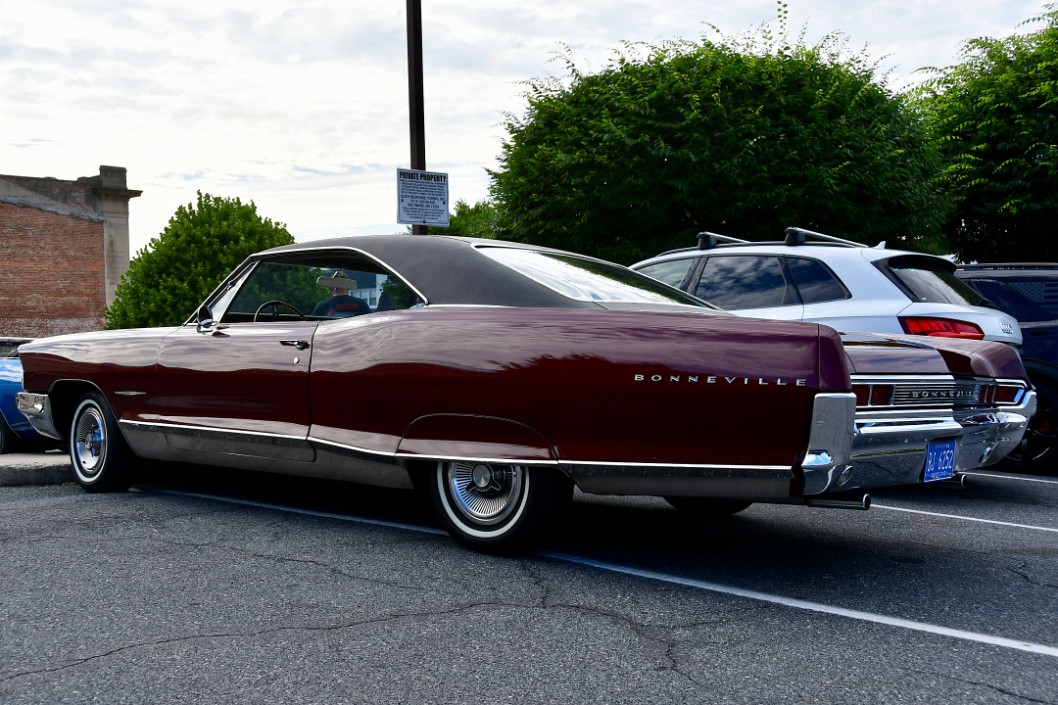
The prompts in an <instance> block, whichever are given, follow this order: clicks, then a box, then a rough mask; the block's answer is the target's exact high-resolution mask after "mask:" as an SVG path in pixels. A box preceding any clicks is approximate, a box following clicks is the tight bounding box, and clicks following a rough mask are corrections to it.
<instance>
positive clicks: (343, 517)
mask: <svg viewBox="0 0 1058 705" xmlns="http://www.w3.org/2000/svg"><path fill="white" fill-rule="evenodd" d="M149 494H166V495H173V496H176V497H194V498H196V499H208V500H212V501H214V502H224V503H226V504H238V505H240V506H243V507H255V508H258V509H274V510H275V511H277V512H287V513H288V514H303V515H305V516H310V517H321V518H323V519H338V520H339V521H352V522H356V523H357V524H371V525H373V526H385V527H388V528H390V529H404V530H405V531H418V532H420V533H423V534H433V535H434V536H446V535H447V534H446V533H445V532H444V531H443V530H441V529H435V528H433V527H431V526H419V525H417V524H404V523H401V522H399V521H383V520H381V519H366V518H364V517H352V516H349V515H347V514H332V513H330V512H317V511H313V510H311V509H298V508H297V507H287V506H284V505H282V504H267V503H265V502H252V501H250V500H248V499H235V498H234V497H222V496H221V495H213V494H201V493H199V492H181V491H179V490H152V491H150V492H149Z"/></svg>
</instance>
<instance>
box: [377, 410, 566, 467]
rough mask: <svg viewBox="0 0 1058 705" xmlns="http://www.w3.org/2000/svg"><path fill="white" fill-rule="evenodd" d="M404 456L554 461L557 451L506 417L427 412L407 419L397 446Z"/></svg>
mask: <svg viewBox="0 0 1058 705" xmlns="http://www.w3.org/2000/svg"><path fill="white" fill-rule="evenodd" d="M397 455H398V456H401V457H404V458H408V459H445V460H480V461H500V460H502V461H512V460H518V461H524V462H532V463H554V462H557V461H558V453H557V452H556V451H555V449H554V447H553V446H552V445H551V443H550V442H549V441H548V440H547V438H545V437H544V436H543V435H542V434H541V433H539V432H538V431H536V430H535V429H533V428H530V427H529V426H526V425H525V424H522V423H519V422H517V421H511V420H510V419H503V418H497V417H494V416H477V415H472V414H428V415H426V416H420V417H419V418H417V419H415V420H414V421H412V422H411V424H410V425H409V426H408V428H407V430H406V431H405V432H404V436H403V437H402V438H401V441H400V445H399V446H398V448H397Z"/></svg>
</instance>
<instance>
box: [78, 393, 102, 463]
mask: <svg viewBox="0 0 1058 705" xmlns="http://www.w3.org/2000/svg"><path fill="white" fill-rule="evenodd" d="M74 450H75V452H76V454H77V464H78V465H79V466H80V467H81V469H82V470H83V471H84V473H83V474H84V475H85V476H87V477H92V476H94V475H96V474H97V473H98V472H99V468H100V465H101V464H102V461H103V455H104V453H106V437H105V435H104V426H103V417H102V416H101V415H100V414H99V411H98V410H96V409H88V410H86V411H85V413H83V414H82V415H81V418H79V419H78V420H77V429H76V432H75V434H74Z"/></svg>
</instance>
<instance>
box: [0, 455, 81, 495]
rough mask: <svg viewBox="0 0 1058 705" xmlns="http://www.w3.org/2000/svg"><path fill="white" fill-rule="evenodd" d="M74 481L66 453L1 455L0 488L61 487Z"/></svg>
mask: <svg viewBox="0 0 1058 705" xmlns="http://www.w3.org/2000/svg"><path fill="white" fill-rule="evenodd" d="M73 479H74V478H73V468H72V467H71V466H70V458H69V457H68V456H67V455H66V454H65V453H10V454H8V455H0V487H21V486H27V485H61V484H63V483H64V482H73Z"/></svg>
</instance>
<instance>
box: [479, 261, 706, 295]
mask: <svg viewBox="0 0 1058 705" xmlns="http://www.w3.org/2000/svg"><path fill="white" fill-rule="evenodd" d="M480 250H481V252H482V253H483V254H485V255H487V256H488V257H490V258H492V259H494V260H496V261H497V262H499V263H501V264H503V265H505V266H507V267H510V268H511V269H513V270H515V271H516V272H518V273H520V274H522V275H523V276H526V277H528V278H530V279H532V280H533V281H535V282H537V283H538V284H542V285H543V286H546V287H548V288H549V289H551V290H553V291H555V292H557V293H559V294H561V295H562V296H565V297H566V298H569V299H573V300H574V301H591V302H596V303H600V304H601V303H626V304H641V303H652V304H683V305H686V306H696V307H698V308H710V309H711V308H713V307H712V306H710V305H709V304H707V303H705V302H704V301H702V300H700V299H697V298H695V297H693V296H690V295H689V294H686V293H684V292H682V291H680V290H679V289H676V288H673V287H671V286H668V285H667V284H663V283H662V282H659V281H657V280H656V279H652V278H650V277H648V276H646V275H643V274H639V273H638V272H633V271H632V270H631V269H628V268H626V267H622V266H620V265H617V264H611V263H609V262H602V261H600V260H594V259H587V258H582V257H577V256H575V255H567V254H562V253H555V252H539V251H537V250H523V249H518V248H513V247H481V248H480Z"/></svg>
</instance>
